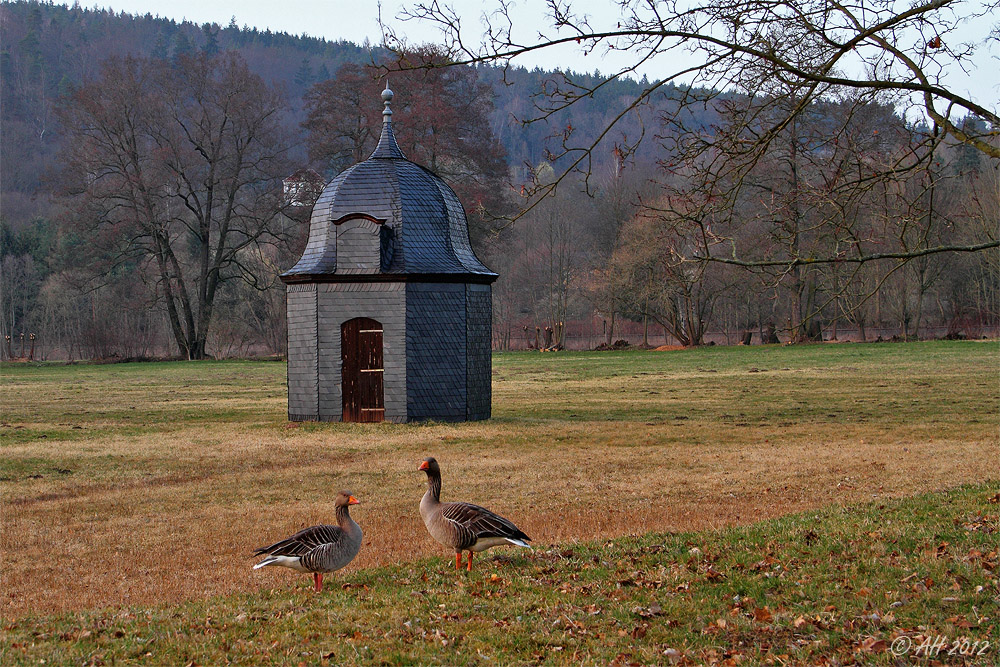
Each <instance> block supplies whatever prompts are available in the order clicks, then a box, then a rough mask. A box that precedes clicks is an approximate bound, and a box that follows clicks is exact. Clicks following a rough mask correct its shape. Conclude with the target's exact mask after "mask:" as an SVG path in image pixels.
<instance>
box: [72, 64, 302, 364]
mask: <svg viewBox="0 0 1000 667" xmlns="http://www.w3.org/2000/svg"><path fill="white" fill-rule="evenodd" d="M283 108H284V102H283V100H282V97H281V95H280V94H279V92H278V91H277V90H275V89H274V88H272V87H270V86H268V85H266V84H265V83H264V82H263V81H262V80H261V78H260V77H259V76H257V75H255V74H253V73H252V72H250V70H249V69H248V67H247V65H246V63H245V62H244V61H243V60H242V59H241V58H240V57H239V56H238V55H236V54H233V53H226V54H223V55H220V56H216V57H208V56H206V55H204V54H202V55H199V56H197V57H188V56H181V57H179V58H177V59H175V61H173V62H167V61H157V60H145V59H136V58H124V59H122V58H112V59H109V60H108V61H107V62H106V63H105V64H104V66H103V68H102V71H101V74H100V76H99V77H98V78H97V79H96V80H94V81H91V82H89V83H87V84H85V85H84V86H82V87H81V88H80V89H79V90H77V91H76V92H75V93H74V94H73V95H72V96H71V97H70V98H69V99H68V100H67V102H66V103H65V105H64V107H63V108H62V110H61V116H62V119H63V122H64V125H65V128H66V131H67V133H68V135H69V141H68V142H67V145H68V148H67V155H66V158H67V164H68V174H67V175H68V177H69V179H70V185H69V190H70V192H71V193H72V194H74V195H76V196H75V199H74V201H75V203H76V209H75V216H74V223H75V226H76V228H77V230H78V231H79V232H80V233H81V234H84V235H86V237H87V240H88V243H87V244H85V245H82V246H81V249H80V251H81V255H84V254H86V256H85V257H83V259H85V260H86V263H90V264H92V265H93V266H96V267H97V269H98V272H99V274H100V275H102V276H108V275H110V274H112V273H113V272H114V271H115V270H116V268H117V267H122V266H126V265H128V264H130V263H136V264H138V265H140V266H142V267H144V268H145V267H148V270H145V271H143V272H140V273H139V274H137V275H150V276H153V279H154V280H153V284H152V285H151V286H150V289H151V290H152V291H153V293H154V295H155V297H156V298H157V299H158V300H160V301H162V303H163V304H164V305H165V308H166V311H167V315H168V319H169V322H170V327H171V331H172V333H173V338H174V341H175V342H176V344H177V347H178V348H179V349H180V351H181V354H183V355H184V356H185V357H187V358H189V359H200V358H203V357H205V356H206V355H207V350H206V342H207V341H208V339H209V338H208V334H209V329H210V327H211V325H212V322H213V313H214V305H215V299H216V295H217V292H218V290H219V288H220V285H222V284H223V283H224V282H225V281H227V280H231V279H244V280H247V281H248V282H251V283H255V282H257V281H258V276H257V274H256V272H255V271H254V268H253V267H252V266H250V265H249V264H248V263H247V261H246V260H247V257H248V256H250V257H252V256H253V254H252V253H250V251H251V250H252V249H254V248H255V247H257V246H258V245H260V244H265V243H271V242H277V241H281V240H282V239H281V238H280V237H281V228H280V225H281V224H282V222H281V220H280V211H281V209H282V197H281V178H282V176H284V175H287V174H288V172H289V171H290V170H289V168H288V165H287V163H286V162H285V159H284V156H285V152H286V150H287V148H288V142H287V141H286V140H285V138H284V137H283V135H282V132H281V130H280V116H281V114H282V111H283Z"/></svg>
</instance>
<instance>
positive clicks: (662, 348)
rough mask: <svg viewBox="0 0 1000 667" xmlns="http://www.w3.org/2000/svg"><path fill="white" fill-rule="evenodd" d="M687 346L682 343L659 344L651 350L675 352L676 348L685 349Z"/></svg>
mask: <svg viewBox="0 0 1000 667" xmlns="http://www.w3.org/2000/svg"><path fill="white" fill-rule="evenodd" d="M686 349H687V348H686V347H684V346H683V345H661V346H659V347H654V348H653V352H676V351H677V350H686Z"/></svg>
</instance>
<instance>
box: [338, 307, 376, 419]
mask: <svg viewBox="0 0 1000 667" xmlns="http://www.w3.org/2000/svg"><path fill="white" fill-rule="evenodd" d="M340 358H341V363H342V366H341V368H342V370H341V379H342V381H343V384H342V387H343V394H344V411H343V417H342V419H343V421H345V422H380V421H382V420H384V419H385V402H384V398H383V395H382V376H383V374H384V371H383V368H382V325H381V324H380V323H379V322H377V321H375V320H373V319H369V318H367V317H356V318H354V319H353V320H348V321H347V322H344V323H343V324H342V325H341V327H340Z"/></svg>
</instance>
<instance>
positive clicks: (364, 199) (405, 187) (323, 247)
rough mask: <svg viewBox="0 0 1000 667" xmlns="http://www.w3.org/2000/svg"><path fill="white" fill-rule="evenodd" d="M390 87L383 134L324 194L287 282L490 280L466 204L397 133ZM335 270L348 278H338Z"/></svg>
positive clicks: (385, 97)
mask: <svg viewBox="0 0 1000 667" xmlns="http://www.w3.org/2000/svg"><path fill="white" fill-rule="evenodd" d="M392 98H393V92H392V91H391V90H389V88H388V86H386V89H385V90H384V91H382V100H383V103H384V105H385V109H384V111H383V112H382V118H383V122H382V133H381V136H380V137H379V141H378V145H377V146H376V147H375V150H374V152H372V154H371V156H370V157H369V158H368V159H367V160H364V161H363V162H359V163H357V164H355V165H353V166H352V167H349V168H348V169H346V170H345V171H343V172H342V173H341V174H340V175H338V176H337V177H336V178H335V179H333V181H332V182H330V184H329V185H327V186H326V188H325V189H324V190H323V194H322V195H320V197H319V199H318V200H317V201H316V205H315V206H314V208H313V212H312V218H311V220H310V228H309V241H308V243H307V245H306V249H305V251H304V252H303V254H302V257H301V258H300V259H299V261H298V262H297V263H296V264H295V266H294V267H292V268H291V269H290V270H289V271H287V272H286V273H284V274H283V275H282V280H284V281H285V282H286V283H292V282H308V281H329V280H337V281H339V280H346V279H347V276H350V277H351V278H350V279H351V280H359V281H365V280H392V279H393V277H395V276H398V277H399V278H400V279H405V278H404V276H418V275H419V276H425V277H426V278H428V279H448V280H454V279H458V278H459V276H464V278H463V281H464V282H483V283H492V282H493V281H494V280H496V278H497V275H496V274H495V273H493V272H492V271H490V270H489V269H488V268H486V267H485V266H484V265H483V264H482V263H481V262H480V261H479V259H478V258H477V257H476V255H475V253H474V252H473V250H472V245H471V244H470V242H469V225H468V221H467V220H466V217H465V210H464V209H463V208H462V204H461V202H459V200H458V197H457V196H456V195H455V192H454V191H453V190H452V189H451V188H450V187H449V186H448V185H447V184H446V183H445V182H444V181H443V180H442V179H441V178H440V177H438V176H437V175H436V174H434V173H433V172H431V171H430V170H428V169H426V168H424V167H422V166H420V165H418V164H414V163H413V162H410V161H409V160H407V159H406V157H405V156H404V155H403V152H402V151H401V150H400V149H399V146H398V145H397V144H396V138H395V137H394V136H393V132H392V109H391V108H390V104H391V102H392ZM336 276H344V277H343V278H337V277H336Z"/></svg>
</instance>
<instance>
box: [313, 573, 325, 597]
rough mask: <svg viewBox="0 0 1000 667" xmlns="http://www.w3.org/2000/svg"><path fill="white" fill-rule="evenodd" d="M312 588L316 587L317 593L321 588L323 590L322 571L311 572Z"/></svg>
mask: <svg viewBox="0 0 1000 667" xmlns="http://www.w3.org/2000/svg"><path fill="white" fill-rule="evenodd" d="M313 588H314V589H316V592H317V593H319V592H320V591H321V590H323V573H322V572H313Z"/></svg>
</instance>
